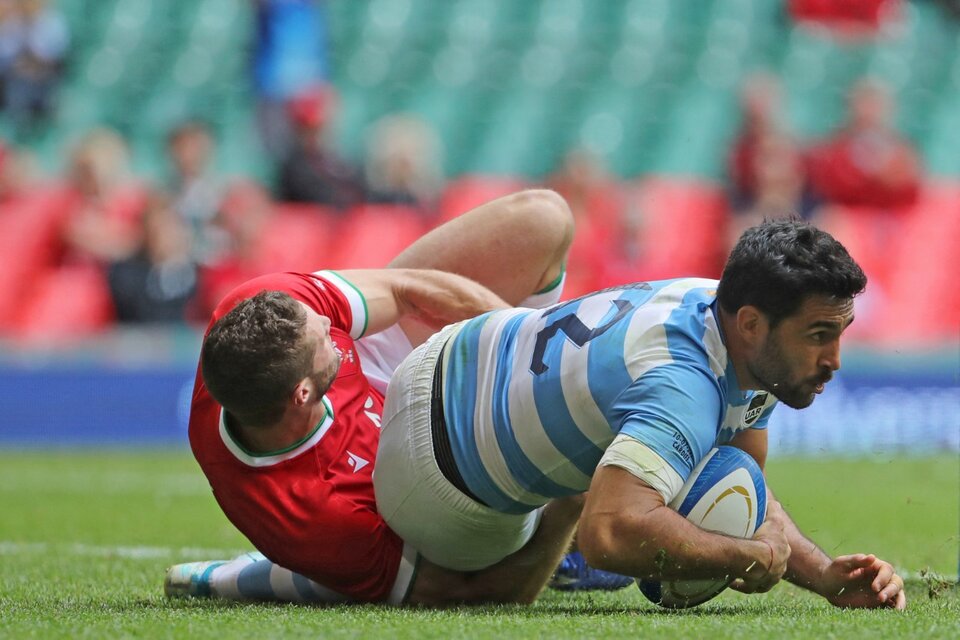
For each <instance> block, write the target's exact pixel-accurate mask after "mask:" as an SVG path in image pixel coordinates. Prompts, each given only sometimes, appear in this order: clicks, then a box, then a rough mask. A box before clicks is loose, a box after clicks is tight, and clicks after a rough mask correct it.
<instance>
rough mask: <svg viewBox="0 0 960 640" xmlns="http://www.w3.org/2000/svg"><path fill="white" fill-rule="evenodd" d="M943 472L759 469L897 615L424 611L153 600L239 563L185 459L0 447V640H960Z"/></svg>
mask: <svg viewBox="0 0 960 640" xmlns="http://www.w3.org/2000/svg"><path fill="white" fill-rule="evenodd" d="M958 464H960V461H958V460H957V458H956V457H955V456H939V457H926V458H893V457H883V458H879V459H876V460H871V461H865V460H843V459H816V460H811V459H804V460H800V459H789V460H788V459H773V460H771V461H770V463H769V465H768V477H769V480H770V483H771V487H772V488H773V489H774V490H775V491H776V492H777V493H778V495H779V497H780V499H781V501H782V502H783V503H784V505H785V506H786V508H787V510H788V511H789V512H790V513H791V514H792V515H793V516H794V519H795V520H797V522H798V523H799V525H800V526H801V528H802V529H803V530H805V531H806V532H807V533H808V534H810V535H811V536H812V537H813V538H814V539H815V540H817V541H818V542H819V543H820V544H821V546H823V547H824V548H825V549H827V550H828V551H829V552H830V553H832V554H840V553H853V552H859V551H864V552H873V553H876V554H878V555H879V556H881V557H883V558H885V559H888V560H890V561H891V562H893V563H894V564H895V565H896V566H897V567H898V569H899V570H901V571H903V572H906V574H907V575H908V577H909V578H910V580H909V582H908V590H907V592H908V597H909V600H910V601H909V608H908V610H907V611H906V612H903V613H898V612H894V611H887V610H884V611H840V610H836V609H833V608H831V607H830V606H829V605H827V604H826V602H824V601H822V600H821V599H819V598H817V597H814V596H812V595H809V594H807V593H806V592H803V591H801V590H799V589H796V588H794V587H793V586H791V585H787V584H782V585H779V586H777V587H776V588H775V589H774V590H773V591H771V592H770V593H769V594H765V595H758V596H743V595H740V594H737V593H732V592H727V593H724V594H722V595H721V596H720V597H718V598H716V599H715V600H713V601H711V602H709V603H707V604H706V605H703V606H701V607H699V608H696V609H691V610H688V611H681V612H667V611H662V610H659V609H658V608H657V607H655V606H653V605H651V604H649V603H648V602H647V601H646V600H644V599H643V597H642V596H641V595H640V593H639V591H638V590H637V589H635V588H633V587H630V588H627V589H624V590H622V591H618V592H614V593H601V594H578V595H571V594H561V593H556V592H549V591H548V592H547V593H545V594H544V596H543V597H542V598H541V599H540V601H539V602H538V603H537V604H536V605H534V606H532V607H526V608H524V607H487V608H477V609H470V608H460V609H454V610H450V611H421V610H408V609H391V608H387V607H381V606H344V607H334V608H326V609H324V608H315V607H306V606H296V605H265V604H228V603H222V602H210V601H208V602H184V601H166V600H165V599H164V598H163V596H162V593H161V581H162V577H163V573H164V569H165V567H166V566H168V565H169V564H172V563H174V562H184V561H188V560H200V559H212V558H216V557H224V558H226V557H229V556H230V554H232V553H235V552H239V551H244V550H248V549H249V547H248V546H247V545H246V544H245V541H244V539H243V537H242V536H240V534H238V533H237V532H236V531H234V530H233V528H232V527H231V526H230V524H229V523H228V522H227V521H226V519H225V518H224V517H223V516H222V515H221V514H220V513H219V511H218V510H217V507H216V505H215V503H214V502H213V499H212V497H211V496H210V493H209V491H208V489H207V486H206V483H205V481H204V479H203V478H202V476H201V474H200V471H199V470H198V468H197V467H196V466H195V464H194V463H193V461H192V460H191V459H190V457H189V454H187V453H184V452H156V451H151V452H127V451H117V452H108V453H92V452H82V451H81V452H63V453H51V452H28V451H0V505H2V514H3V515H2V518H0V638H28V637H35V638H117V637H168V638H200V637H218V638H235V637H236V638H239V637H246V638H258V639H262V638H272V637H281V636H283V637H311V638H467V637H469V638H580V637H583V638H627V637H629V638H652V637H671V638H672V637H688V638H705V637H707V638H711V640H714V639H717V640H719V639H721V638H737V639H738V640H742V639H743V638H760V637H762V638H783V637H787V638H810V637H816V638H847V637H864V638H866V637H870V638H873V637H878V636H879V637H908V638H913V637H915V638H957V637H958V636H960V595H958V593H957V589H956V587H955V586H945V587H942V588H941V585H939V584H938V583H937V582H936V581H934V580H932V579H930V578H929V577H928V578H926V579H925V578H923V577H922V576H921V572H923V571H924V570H932V571H933V572H936V573H939V574H942V575H949V576H951V577H952V576H955V575H956V570H957V548H958V518H960V516H958V503H960V495H958V492H960V488H958V484H960V483H958V478H960V466H958ZM319 543H320V544H322V541H320V542H319ZM931 591H933V592H937V591H939V593H938V594H936V595H935V596H934V597H930V595H929V594H930V592H931Z"/></svg>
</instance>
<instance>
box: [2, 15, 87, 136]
mask: <svg viewBox="0 0 960 640" xmlns="http://www.w3.org/2000/svg"><path fill="white" fill-rule="evenodd" d="M69 41H70V38H69V32H68V31H67V23H66V21H65V20H64V19H63V16H62V15H61V14H60V13H59V12H58V11H57V10H56V9H55V8H53V7H51V6H49V5H48V3H47V2H46V0H17V1H16V3H15V5H11V3H10V2H9V1H3V0H0V74H2V81H0V84H2V85H3V90H2V94H3V104H4V107H5V109H6V110H7V111H8V112H9V114H10V117H11V120H12V121H13V123H14V126H15V129H16V131H17V133H18V135H22V134H24V133H26V132H27V130H29V128H30V127H32V126H33V125H35V124H36V123H38V122H40V121H42V120H44V119H46V118H47V117H48V116H49V115H50V113H51V112H52V111H53V107H54V100H55V96H56V89H57V85H58V83H59V80H60V72H61V71H62V68H63V61H64V58H65V57H66V54H67V47H68V46H69Z"/></svg>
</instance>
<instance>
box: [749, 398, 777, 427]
mask: <svg viewBox="0 0 960 640" xmlns="http://www.w3.org/2000/svg"><path fill="white" fill-rule="evenodd" d="M777 403H778V400H777V399H776V397H774V395H773V394H772V393H771V394H768V395H767V401H766V402H765V403H764V405H763V412H762V413H761V414H760V417H759V418H757V421H756V422H754V423H753V424H752V425H750V428H751V429H760V430H763V429H766V428H767V424H769V422H770V416H771V415H772V414H773V410H774V409H776V408H777Z"/></svg>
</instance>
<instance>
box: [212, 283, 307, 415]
mask: <svg viewBox="0 0 960 640" xmlns="http://www.w3.org/2000/svg"><path fill="white" fill-rule="evenodd" d="M306 325H307V313H306V311H304V309H303V307H302V306H301V305H300V304H299V303H298V302H297V301H296V300H294V299H293V298H292V297H290V296H289V295H287V294H285V293H282V292H279V291H261V292H260V293H258V294H257V295H255V296H254V297H252V298H249V299H247V300H244V301H243V302H241V303H239V304H238V305H237V306H236V307H234V308H233V309H232V310H231V311H230V312H229V313H227V314H226V315H224V316H223V317H222V318H220V319H219V320H217V322H216V323H214V325H213V327H211V328H210V332H209V333H208V334H207V336H206V338H204V341H203V347H202V349H201V352H200V366H201V373H202V375H203V382H204V384H205V385H206V386H207V390H208V391H209V392H210V395H212V396H213V397H214V399H215V400H216V401H217V402H219V403H220V404H221V405H223V407H224V409H226V410H227V411H228V412H229V413H230V414H231V415H233V416H234V417H235V418H236V419H237V420H239V421H240V423H241V424H243V425H244V426H249V427H264V426H269V425H271V424H273V423H274V422H276V421H277V420H279V419H280V418H281V417H282V416H283V411H284V408H285V404H286V400H287V398H288V397H289V396H290V394H291V393H292V392H293V389H294V387H296V385H297V383H298V382H300V381H301V380H302V379H303V378H305V377H307V376H309V375H310V374H311V372H312V369H313V357H314V348H313V345H311V342H312V340H311V338H310V337H309V335H308V334H307V332H306Z"/></svg>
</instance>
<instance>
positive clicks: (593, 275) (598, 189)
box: [546, 149, 638, 298]
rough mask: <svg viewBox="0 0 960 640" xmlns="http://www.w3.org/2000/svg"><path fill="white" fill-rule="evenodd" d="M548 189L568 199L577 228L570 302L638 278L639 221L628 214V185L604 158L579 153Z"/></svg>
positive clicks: (553, 176)
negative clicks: (613, 173) (634, 270)
mask: <svg viewBox="0 0 960 640" xmlns="http://www.w3.org/2000/svg"><path fill="white" fill-rule="evenodd" d="M546 184H547V186H548V187H550V188H551V189H554V190H555V191H556V192H557V193H559V194H560V195H562V196H563V197H564V198H565V199H566V200H567V203H568V204H569V205H570V210H571V212H572V213H573V219H574V224H575V226H576V233H575V234H574V238H573V245H572V246H571V247H570V257H569V264H568V269H567V283H566V285H565V287H564V297H566V298H571V297H576V296H579V295H582V294H584V293H587V292H589V291H594V290H596V289H602V288H603V287H607V286H611V285H613V284H616V283H617V282H629V281H631V280H633V279H635V275H634V274H632V273H631V272H632V269H631V268H630V264H631V262H633V261H635V260H636V259H637V258H638V256H637V255H636V252H637V248H638V244H637V240H638V239H637V237H636V235H635V234H634V233H633V231H635V229H634V228H633V225H632V222H633V221H632V220H631V219H630V218H629V216H628V215H627V208H626V197H625V193H624V190H623V187H622V185H621V184H620V183H619V182H618V181H617V180H616V179H615V178H614V177H612V176H611V175H610V174H609V172H608V171H607V168H606V167H605V166H604V164H603V162H602V161H601V159H600V158H598V157H597V156H596V155H595V154H594V153H591V152H590V151H587V150H584V149H573V150H571V151H569V152H568V153H567V154H566V155H565V156H564V159H563V163H562V164H561V165H560V167H559V168H558V169H557V170H556V171H555V172H554V173H553V174H551V175H550V176H549V177H548V178H547V181H546Z"/></svg>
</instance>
